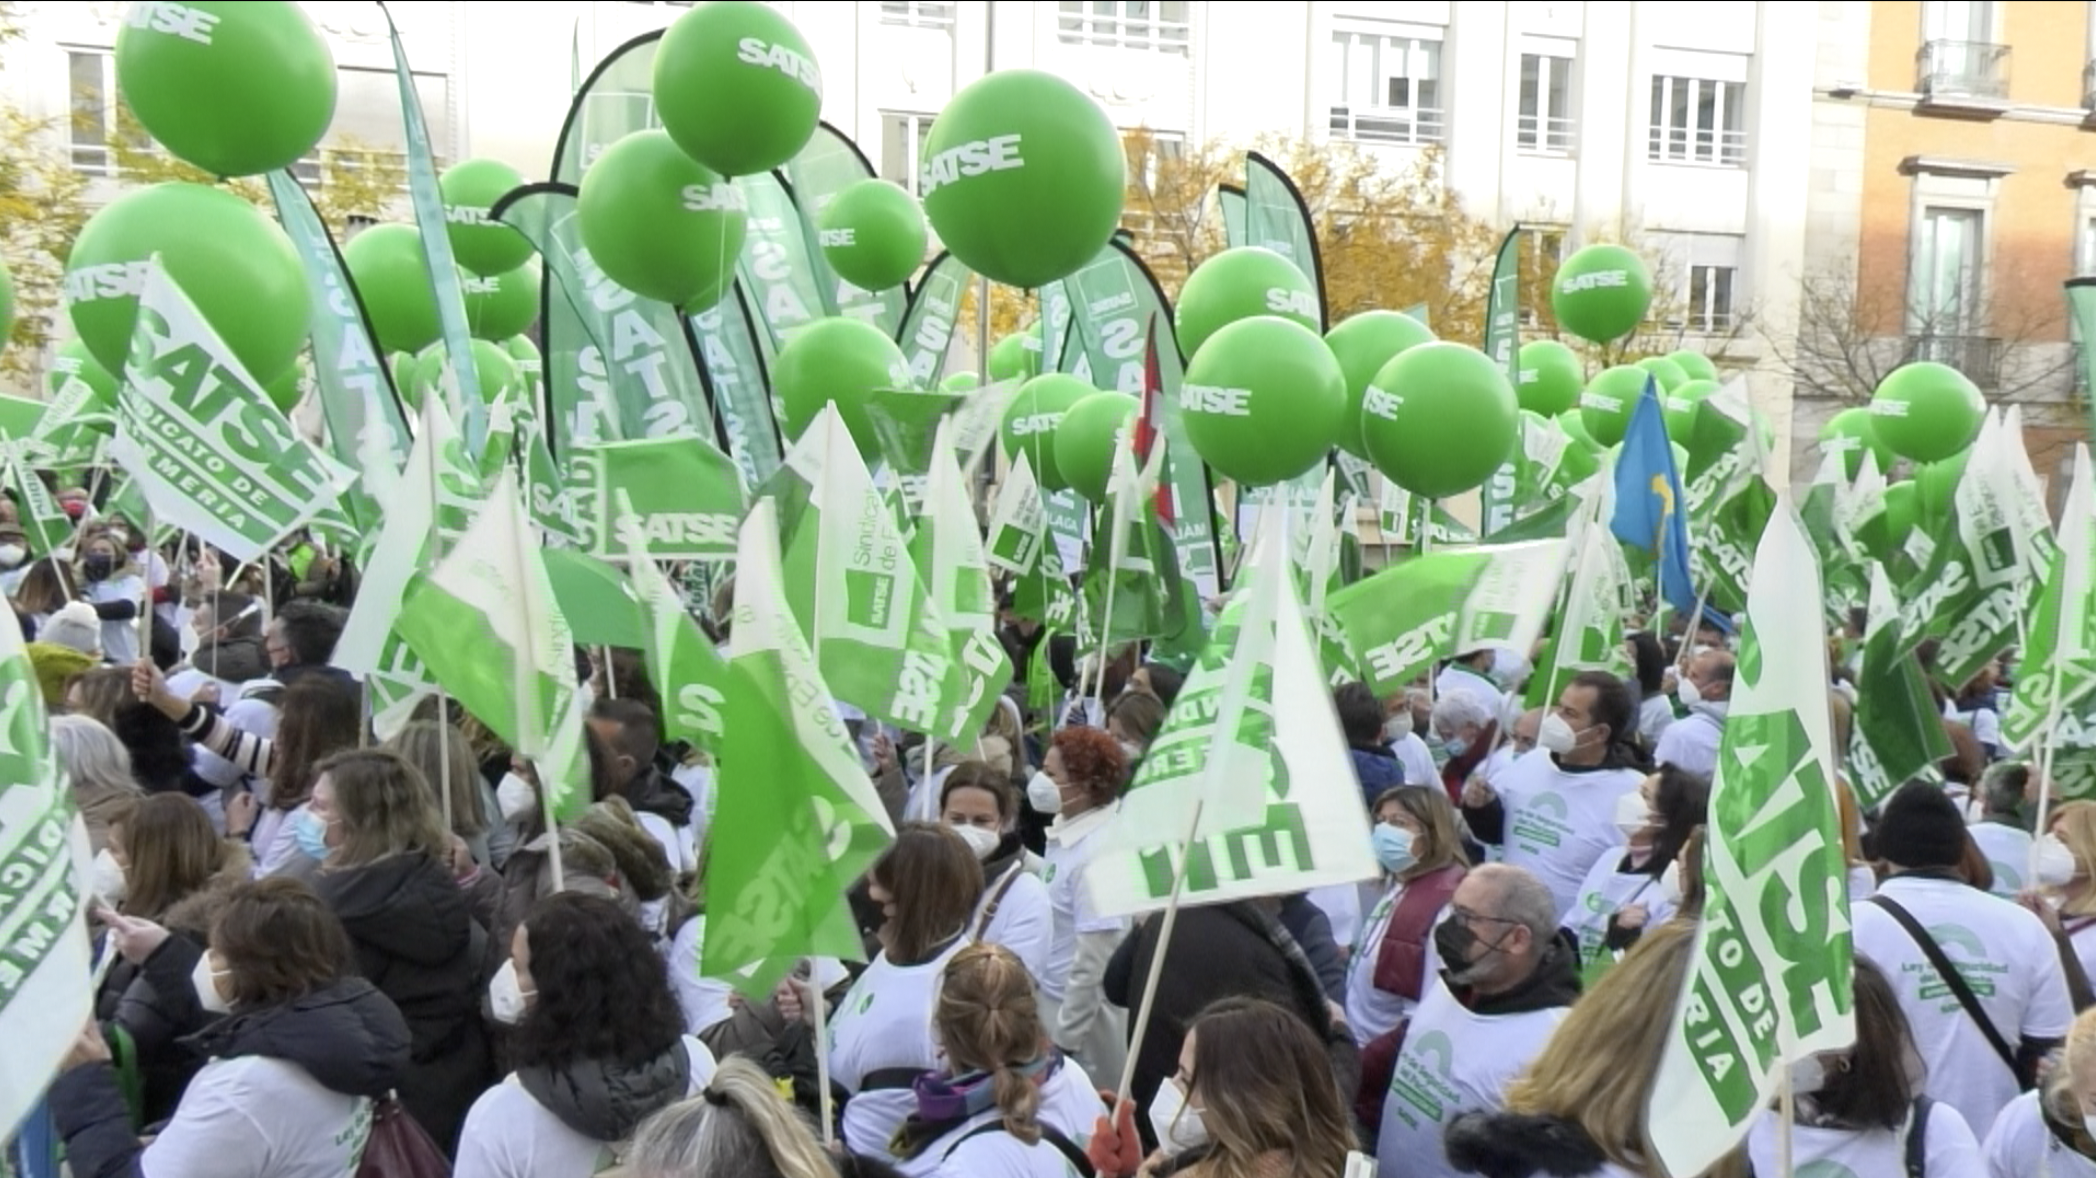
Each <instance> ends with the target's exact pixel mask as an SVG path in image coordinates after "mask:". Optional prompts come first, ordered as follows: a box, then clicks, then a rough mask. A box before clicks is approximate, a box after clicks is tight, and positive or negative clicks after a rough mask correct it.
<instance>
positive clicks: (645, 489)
mask: <svg viewBox="0 0 2096 1178" xmlns="http://www.w3.org/2000/svg"><path fill="white" fill-rule="evenodd" d="M567 491H568V501H569V503H570V504H571V505H572V506H573V508H574V512H575V519H576V522H577V523H578V524H579V525H580V526H581V528H582V532H583V544H582V549H583V551H585V552H587V553H589V554H590V555H592V556H600V557H617V556H624V555H625V543H624V538H623V537H622V536H621V535H620V526H621V522H620V521H619V520H618V519H617V518H616V516H615V512H614V508H615V507H616V506H617V505H618V504H619V503H620V502H621V501H622V497H623V501H624V502H626V503H628V504H630V505H631V506H632V508H633V510H634V513H635V514H636V516H637V517H638V520H637V522H638V523H639V525H640V536H641V540H642V541H643V543H644V544H645V545H646V549H647V553H648V555H649V556H652V557H654V558H655V559H656V560H727V559H730V558H732V557H733V556H734V555H735V529H736V523H737V521H738V520H740V519H741V518H742V511H743V507H744V505H745V503H746V502H747V496H746V495H745V492H744V489H743V485H742V475H741V472H739V471H737V470H736V469H735V464H734V462H733V461H731V460H730V459H729V458H728V456H727V455H726V454H723V453H721V452H720V451H719V450H718V449H716V448H715V447H714V446H713V444H712V443H710V442H708V441H706V440H705V439H703V438H699V437H695V436H692V435H689V434H685V435H681V436H674V437H666V438H647V439H644V440H640V441H631V442H603V443H598V444H595V445H583V446H577V447H575V448H574V449H573V450H571V451H570V452H569V454H568V487H567Z"/></svg>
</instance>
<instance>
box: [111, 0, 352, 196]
mask: <svg viewBox="0 0 2096 1178" xmlns="http://www.w3.org/2000/svg"><path fill="white" fill-rule="evenodd" d="M116 85H117V91H118V93H120V94H121V95H123V99H124V104H125V105H126V106H128V107H130V108H131V112H132V113H133V114H135V115H137V116H138V122H139V125H140V126H142V127H144V128H145V129H146V131H147V133H149V134H151V135H152V136H153V138H155V139H158V140H159V141H160V143H161V145H162V146H164V147H166V148H167V149H168V150H169V151H171V152H173V153H174V154H175V157H176V158H178V159H181V160H184V161H187V162H188V163H192V164H195V165H196V166H197V167H199V168H202V169H203V170H205V171H206V172H209V173H211V174H212V175H213V176H254V175H259V174H261V173H263V172H274V171H276V170H277V169H278V168H288V167H290V166H291V165H292V164H294V163H297V162H298V161H299V160H300V159H301V158H303V157H304V156H305V155H306V153H307V152H309V151H311V150H313V145H314V144H316V143H319V142H320V137H321V136H322V135H325V134H326V133H327V129H328V124H329V123H331V122H333V121H334V119H335V57H334V54H332V53H330V52H328V44H327V39H326V38H325V37H322V36H321V34H320V30H319V29H317V28H315V27H314V25H313V22H312V20H310V19H309V18H308V17H307V16H306V13H305V10H304V9H303V8H302V7H301V6H300V5H297V4H287V3H283V2H282V0H241V2H240V3H237V4H234V3H227V2H225V0H185V2H184V3H181V4H137V5H133V6H132V9H131V12H130V15H129V17H128V19H127V20H125V22H124V24H123V26H122V27H121V28H119V29H118V30H117V34H116Z"/></svg>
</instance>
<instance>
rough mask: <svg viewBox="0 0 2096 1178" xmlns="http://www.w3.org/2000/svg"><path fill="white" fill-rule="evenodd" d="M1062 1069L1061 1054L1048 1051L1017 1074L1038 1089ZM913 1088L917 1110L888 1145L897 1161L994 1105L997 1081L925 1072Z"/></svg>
mask: <svg viewBox="0 0 2096 1178" xmlns="http://www.w3.org/2000/svg"><path fill="white" fill-rule="evenodd" d="M1062 1066H1063V1056H1062V1052H1060V1051H1057V1050H1056V1049H1055V1048H1053V1047H1051V1048H1049V1049H1048V1051H1047V1052H1046V1053H1045V1054H1043V1055H1041V1056H1039V1057H1038V1058H1036V1059H1034V1060H1033V1061H1031V1062H1029V1063H1024V1064H1021V1065H1019V1067H1018V1068H1017V1069H1016V1070H1017V1071H1018V1073H1019V1074H1020V1075H1022V1076H1024V1077H1026V1078H1027V1079H1029V1080H1031V1081H1033V1085H1034V1087H1036V1088H1039V1087H1042V1086H1044V1085H1045V1084H1047V1083H1048V1081H1050V1080H1052V1079H1054V1078H1055V1075H1056V1073H1058V1072H1060V1071H1061V1070H1062ZM912 1087H913V1088H914V1089H915V1091H916V1095H917V1110H916V1111H915V1112H912V1113H911V1114H910V1115H909V1117H908V1118H907V1119H905V1120H904V1121H903V1123H902V1124H901V1125H900V1126H899V1127H897V1128H896V1130H895V1136H894V1137H892V1138H890V1139H889V1141H888V1152H889V1153H891V1154H893V1155H894V1156H896V1157H898V1158H905V1159H907V1158H914V1157H916V1156H918V1155H919V1154H922V1153H923V1152H924V1151H925V1150H926V1149H927V1148H929V1147H930V1146H931V1144H932V1143H933V1142H935V1141H937V1140H939V1139H940V1138H941V1137H944V1136H946V1135H947V1134H948V1133H951V1132H953V1131H954V1130H955V1129H958V1128H960V1127H961V1126H962V1125H965V1124H967V1123H968V1122H969V1121H972V1120H974V1119H975V1118H977V1117H979V1116H981V1115H982V1114H984V1113H986V1112H989V1111H990V1110H991V1109H993V1108H995V1107H996V1105H997V1077H996V1075H995V1073H992V1072H963V1073H961V1074H960V1075H958V1076H942V1075H940V1074H939V1073H937V1072H926V1073H925V1074H923V1075H921V1076H919V1077H917V1081H916V1083H915V1084H914V1085H912Z"/></svg>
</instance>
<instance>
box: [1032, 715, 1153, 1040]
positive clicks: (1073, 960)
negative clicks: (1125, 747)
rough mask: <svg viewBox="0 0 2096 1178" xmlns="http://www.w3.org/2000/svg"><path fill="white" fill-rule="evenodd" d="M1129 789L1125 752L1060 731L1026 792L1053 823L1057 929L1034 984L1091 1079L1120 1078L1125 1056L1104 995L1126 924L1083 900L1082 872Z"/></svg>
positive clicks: (1099, 735)
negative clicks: (1109, 964) (1111, 961)
mask: <svg viewBox="0 0 2096 1178" xmlns="http://www.w3.org/2000/svg"><path fill="white" fill-rule="evenodd" d="M1127 788H1128V757H1127V754H1126V753H1124V752H1122V751H1121V745H1120V742H1118V741H1116V740H1115V739H1114V738H1113V737H1111V736H1108V735H1107V734H1106V733H1105V732H1103V731H1101V730H1100V729H1097V728H1064V729H1062V730H1061V731H1059V732H1057V733H1056V734H1055V739H1054V741H1053V742H1052V743H1051V744H1050V745H1049V748H1048V755H1047V756H1045V757H1043V758H1042V759H1041V771H1040V772H1038V773H1036V774H1034V775H1033V779H1032V780H1031V781H1029V782H1028V783H1027V786H1026V800H1027V801H1028V802H1029V803H1031V804H1032V806H1033V808H1034V809H1036V810H1038V811H1040V812H1041V813H1043V814H1049V815H1053V816H1054V817H1055V822H1054V824H1053V825H1051V826H1050V827H1049V828H1048V854H1047V855H1046V859H1047V861H1048V865H1047V868H1046V869H1045V870H1044V871H1043V872H1042V879H1043V880H1044V881H1045V882H1046V883H1047V884H1048V900H1049V905H1050V908H1051V910H1052V912H1053V914H1054V918H1055V928H1054V933H1053V935H1052V937H1051V938H1050V940H1049V944H1048V961H1047V964H1046V966H1045V967H1043V969H1042V971H1041V976H1040V977H1039V978H1037V979H1035V980H1036V981H1038V982H1039V983H1040V987H1041V1023H1042V1025H1043V1026H1045V1027H1047V1028H1048V1033H1049V1034H1050V1035H1051V1036H1052V1037H1053V1038H1054V1039H1055V1043H1056V1045H1057V1046H1058V1047H1061V1048H1062V1049H1063V1050H1064V1051H1065V1052H1067V1053H1069V1054H1071V1055H1074V1056H1076V1057H1077V1058H1078V1059H1079V1060H1080V1061H1082V1062H1083V1064H1084V1068H1085V1071H1087V1072H1089V1073H1090V1074H1092V1075H1094V1076H1118V1075H1120V1074H1121V1064H1122V1062H1123V1060H1124V1059H1125V1057H1126V1056H1127V1053H1128V1032H1127V1028H1126V1025H1125V1019H1124V1018H1123V1016H1122V1014H1121V1012H1120V1011H1119V1010H1118V1009H1116V1008H1114V1007H1112V1006H1110V1005H1108V1004H1107V1001H1106V996H1105V994H1104V993H1103V992H1102V989H1101V987H1102V985H1103V984H1104V980H1105V976H1106V963H1107V961H1108V960H1109V959H1110V958H1112V956H1113V951H1114V948H1115V946H1117V945H1119V944H1120V943H1121V938H1122V937H1123V936H1124V935H1126V934H1127V932H1128V922H1127V921H1126V920H1124V919H1122V918H1120V917H1113V916H1100V915H1099V914H1098V913H1096V912H1094V911H1092V907H1091V903H1090V901H1089V900H1087V899H1086V898H1085V894H1084V869H1085V866H1086V865H1087V864H1088V863H1089V862H1090V860H1091V856H1092V852H1093V851H1094V850H1096V849H1097V847H1098V840H1097V839H1096V838H1095V837H1093V836H1095V835H1097V834H1098V832H1099V831H1100V829H1101V828H1102V827H1104V826H1105V825H1106V819H1107V815H1108V814H1109V813H1111V812H1112V808H1113V804H1114V803H1115V802H1116V801H1119V800H1120V797H1121V792H1122V791H1123V790H1125V789H1127Z"/></svg>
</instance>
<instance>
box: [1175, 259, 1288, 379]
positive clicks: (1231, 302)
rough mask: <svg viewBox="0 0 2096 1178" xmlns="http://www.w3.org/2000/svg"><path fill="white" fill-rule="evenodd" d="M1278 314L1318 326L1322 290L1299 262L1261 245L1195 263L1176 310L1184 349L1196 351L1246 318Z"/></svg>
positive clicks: (1185, 350) (1284, 317)
mask: <svg viewBox="0 0 2096 1178" xmlns="http://www.w3.org/2000/svg"><path fill="white" fill-rule="evenodd" d="M1254 315H1275V316H1279V317H1280V318H1283V319H1288V320H1291V321H1293V322H1296V323H1300V324H1302V325H1303V326H1304V327H1307V328H1309V329H1310V330H1312V331H1316V330H1318V329H1319V328H1320V327H1321V326H1323V325H1322V324H1321V323H1319V322H1318V299H1317V291H1316V289H1315V288H1313V287H1312V286H1311V285H1310V279H1309V278H1308V277H1307V276H1306V275H1304V273H1303V272H1302V270H1301V269H1299V268H1298V267H1297V266H1296V264H1295V263H1294V262H1291V261H1289V260H1288V259H1287V258H1284V257H1282V256H1281V255H1280V254H1277V253H1275V252H1274V251H1272V250H1270V249H1262V248H1260V247H1259V246H1256V245H1245V246H1239V247H1237V248H1236V249H1229V250H1224V251H1223V252H1222V253H1219V254H1217V255H1215V256H1214V257H1212V258H1210V259H1208V260H1207V261H1205V262H1203V263H1201V264H1200V265H1199V266H1196V267H1194V272H1193V273H1192V274H1189V275H1187V277H1186V284H1185V286H1184V287H1182V288H1181V289H1180V291H1179V305H1178V309H1177V311H1176V312H1175V314H1174V320H1175V324H1176V326H1177V327H1178V335H1179V349H1180V351H1181V352H1182V353H1184V354H1185V355H1187V356H1189V357H1192V356H1197V355H1199V354H1200V352H1201V345H1202V344H1203V343H1205V342H1206V341H1207V339H1208V337H1209V336H1211V335H1214V334H1215V333H1216V332H1218V331H1220V330H1222V329H1223V328H1225V327H1228V326H1229V325H1230V324H1232V323H1235V322H1237V321H1238V320H1240V319H1249V318H1251V317H1252V316H1254Z"/></svg>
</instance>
